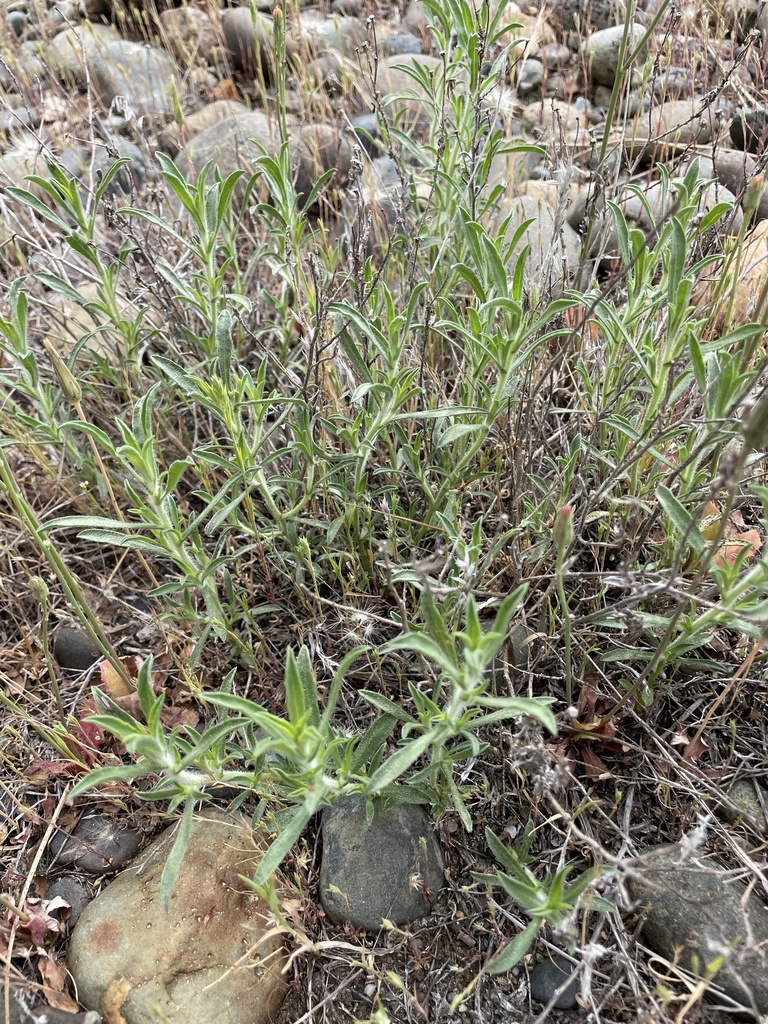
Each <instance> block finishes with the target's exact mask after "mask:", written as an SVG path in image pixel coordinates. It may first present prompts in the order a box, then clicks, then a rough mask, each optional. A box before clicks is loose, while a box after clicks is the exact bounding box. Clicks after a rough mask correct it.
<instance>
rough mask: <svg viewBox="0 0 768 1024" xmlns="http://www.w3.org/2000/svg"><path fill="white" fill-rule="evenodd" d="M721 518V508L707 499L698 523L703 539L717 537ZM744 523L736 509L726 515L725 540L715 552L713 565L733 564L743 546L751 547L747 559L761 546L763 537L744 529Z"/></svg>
mask: <svg viewBox="0 0 768 1024" xmlns="http://www.w3.org/2000/svg"><path fill="white" fill-rule="evenodd" d="M722 518H723V513H722V510H721V509H720V508H718V506H717V505H716V504H715V503H714V502H713V501H708V502H707V504H706V505H705V506H704V508H703V510H702V518H701V522H700V523H699V532H700V533H701V535H702V537H703V538H704V540H707V541H713V540H715V539H716V538H717V536H718V534H719V533H720V530H721V527H722ZM744 525H745V524H744V516H743V515H742V514H741V512H740V511H739V510H738V509H736V510H735V511H734V512H732V513H731V514H730V516H729V517H728V522H727V523H726V527H725V540H724V542H723V543H722V544H721V545H720V547H719V548H718V550H717V552H716V554H715V558H714V561H715V565H717V566H718V567H719V568H721V569H724V568H726V567H727V566H730V565H733V564H734V562H735V561H736V559H737V558H738V557H739V554H740V553H741V551H743V549H744V548H745V547H750V548H751V549H752V550H751V551H750V552H749V553H748V554H747V556H746V558H747V561H749V560H750V559H751V558H753V557H754V555H755V554H756V553H757V552H758V551H759V550H760V548H761V547H762V546H763V539H762V537H761V536H760V534H759V533H758V531H757V530H754V529H752V530H744V529H742V528H743V527H744Z"/></svg>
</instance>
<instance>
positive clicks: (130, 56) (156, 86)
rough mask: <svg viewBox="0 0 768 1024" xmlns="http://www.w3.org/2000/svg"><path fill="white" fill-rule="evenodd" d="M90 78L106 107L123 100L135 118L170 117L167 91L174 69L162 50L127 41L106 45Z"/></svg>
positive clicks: (97, 56) (172, 80)
mask: <svg viewBox="0 0 768 1024" xmlns="http://www.w3.org/2000/svg"><path fill="white" fill-rule="evenodd" d="M92 74H93V80H94V83H95V85H96V89H97V91H98V93H99V95H100V97H101V99H102V101H103V102H104V103H105V104H106V105H107V106H109V104H111V103H112V101H113V100H114V99H115V97H117V96H123V97H125V100H126V101H127V103H128V105H129V107H130V108H131V110H132V111H133V113H134V115H135V116H137V117H139V116H141V115H142V114H162V113H170V112H171V110H172V109H173V106H172V93H171V89H172V86H173V84H174V82H176V83H177V76H176V67H175V65H174V63H173V61H172V60H171V58H170V57H169V56H168V54H167V53H166V52H165V50H161V49H159V48H158V47H156V46H142V45H141V44H140V43H132V42H130V41H129V40H127V39H119V40H117V41H115V42H110V43H109V44H108V47H107V52H106V54H102V53H98V54H97V55H96V56H95V58H94V61H93V67H92ZM177 84H178V83H177Z"/></svg>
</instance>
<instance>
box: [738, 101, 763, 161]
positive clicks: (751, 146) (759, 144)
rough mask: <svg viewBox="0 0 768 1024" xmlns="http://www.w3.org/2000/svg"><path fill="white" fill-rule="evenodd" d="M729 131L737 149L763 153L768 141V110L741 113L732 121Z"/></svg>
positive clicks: (760, 109)
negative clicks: (767, 140)
mask: <svg viewBox="0 0 768 1024" xmlns="http://www.w3.org/2000/svg"><path fill="white" fill-rule="evenodd" d="M728 131H729V134H730V136H731V142H732V143H733V145H734V146H735V148H736V149H741V150H746V152H747V153H761V152H762V151H763V150H764V149H765V143H766V139H768V110H766V109H765V107H758V108H756V109H755V110H743V111H740V112H739V113H738V114H737V115H736V117H734V118H733V120H732V121H731V123H730V125H729V127H728Z"/></svg>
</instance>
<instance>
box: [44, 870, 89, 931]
mask: <svg viewBox="0 0 768 1024" xmlns="http://www.w3.org/2000/svg"><path fill="white" fill-rule="evenodd" d="M45 898H46V900H47V901H48V900H50V901H52V900H63V901H64V903H65V904H66V908H65V909H66V911H67V913H66V920H67V929H68V931H71V930H72V929H73V928H74V927H75V925H76V924H77V922H78V921H79V920H80V916H81V914H82V913H83V911H84V910H85V908H86V907H87V906H88V904H89V903H90V902H91V900H92V899H93V892H92V890H91V887H90V885H89V884H88V883H87V882H86V881H85V879H83V878H79V877H78V876H77V875H62V876H61V877H60V878H57V879H55V881H53V882H51V884H50V885H49V886H48V888H47V889H46V891H45ZM49 913H54V914H55V915H56V916H57V917H59V918H61V916H62V914H61V910H57V911H51V910H50V908H49Z"/></svg>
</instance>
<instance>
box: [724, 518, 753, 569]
mask: <svg viewBox="0 0 768 1024" xmlns="http://www.w3.org/2000/svg"><path fill="white" fill-rule="evenodd" d="M727 532H728V540H727V541H726V542H725V544H722V545H721V546H720V547H719V548H718V551H717V554H716V555H715V565H717V566H719V567H720V568H721V569H724V568H725V567H726V566H729V565H733V564H734V562H735V561H736V559H737V558H738V557H739V555H740V554H741V552H742V551H743V550H744V548H745V547H746V548H750V549H751V550H749V551H748V552H747V554H746V556H745V557H746V560H747V561H748V562H749V561H750V560H751V559H752V558H754V556H755V554H756V553H757V552H758V551H759V550H760V548H761V547H762V546H763V541H762V538H761V536H760V534H759V533H758V532H757V530H746V531H745V532H744V533H739V532H738V531H736V530H735V529H734V530H733V531H732V530H731V528H730V526H729V528H728V531H727Z"/></svg>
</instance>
